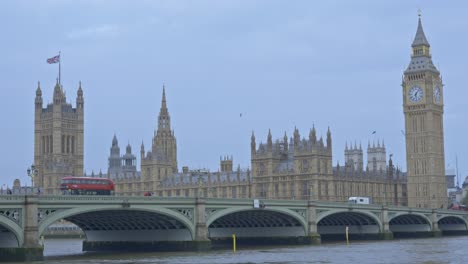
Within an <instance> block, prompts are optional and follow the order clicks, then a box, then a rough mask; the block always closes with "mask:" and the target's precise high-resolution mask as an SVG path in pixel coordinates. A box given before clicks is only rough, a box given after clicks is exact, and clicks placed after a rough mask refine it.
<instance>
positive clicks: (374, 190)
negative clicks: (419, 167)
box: [101, 88, 407, 205]
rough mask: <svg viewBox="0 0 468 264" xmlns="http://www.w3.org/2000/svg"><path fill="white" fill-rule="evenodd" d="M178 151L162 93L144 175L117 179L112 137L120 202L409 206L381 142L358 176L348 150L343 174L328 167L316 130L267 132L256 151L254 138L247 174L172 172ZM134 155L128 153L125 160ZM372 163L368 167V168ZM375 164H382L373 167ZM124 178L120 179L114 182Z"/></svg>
mask: <svg viewBox="0 0 468 264" xmlns="http://www.w3.org/2000/svg"><path fill="white" fill-rule="evenodd" d="M176 153H177V144H176V139H175V136H174V131H173V130H171V123H170V117H169V111H168V109H167V102H166V94H165V89H164V88H163V96H162V103H161V110H160V113H159V118H158V129H157V131H155V133H154V138H153V145H152V151H151V152H147V153H146V154H145V151H144V145H143V144H142V146H141V157H142V164H141V175H140V174H139V173H138V172H136V171H133V172H134V173H130V174H128V173H127V174H125V173H124V174H122V172H123V166H122V162H123V160H124V158H123V157H121V156H120V149H119V147H118V141H117V138H116V136H114V138H113V140H112V146H111V151H110V156H109V169H108V174H107V175H101V176H103V177H109V178H111V179H113V180H114V181H115V183H116V193H117V195H143V194H145V193H151V194H152V195H156V196H161V197H196V196H201V197H209V198H261V199H262V198H263V199H299V200H309V199H312V200H325V201H347V200H348V198H349V197H350V196H369V197H370V198H371V199H372V200H373V202H374V203H382V204H393V205H407V200H406V178H405V175H404V174H403V173H401V172H400V170H399V169H395V168H394V166H393V164H392V161H391V159H390V162H389V164H388V165H387V164H386V157H385V155H386V154H385V145H384V144H383V142H382V145H381V144H380V141H379V142H377V145H375V143H374V144H373V145H372V146H370V145H369V146H368V153H372V154H371V155H369V154H368V159H371V160H372V164H373V166H372V169H369V166H367V169H366V170H364V169H363V158H362V156H363V155H362V147H360V148H359V149H357V147H356V146H355V147H354V148H353V147H351V148H349V149H348V148H347V147H346V149H345V159H346V160H347V161H351V160H352V159H354V158H356V157H357V161H356V162H347V163H346V165H345V166H344V167H340V166H339V165H337V166H336V167H333V166H332V136H331V131H330V129H328V131H327V136H326V139H325V140H324V139H323V138H317V136H316V130H315V127H313V128H312V129H311V130H310V131H309V135H308V138H307V139H305V138H301V136H300V134H299V130H298V129H297V128H295V129H294V132H293V136H292V137H291V138H288V136H287V134H286V133H285V134H284V136H283V137H282V138H281V139H277V140H274V141H273V137H272V135H271V132H270V131H269V132H268V136H267V139H266V143H260V144H258V146H257V144H256V138H255V135H254V133H253V132H252V137H251V170H250V169H241V168H240V167H237V169H235V170H234V169H233V168H234V166H233V157H232V156H224V157H221V158H220V166H219V170H218V171H217V172H210V171H208V170H203V169H199V170H190V169H189V168H188V167H183V168H182V172H178V171H177V156H176ZM126 155H129V156H130V155H131V151H129V146H127V154H126ZM369 162H370V161H369ZM377 164H379V165H377ZM118 175H121V176H118Z"/></svg>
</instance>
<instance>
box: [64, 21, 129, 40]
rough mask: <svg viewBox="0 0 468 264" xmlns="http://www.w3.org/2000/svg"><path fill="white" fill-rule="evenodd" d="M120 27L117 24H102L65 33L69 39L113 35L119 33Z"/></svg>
mask: <svg viewBox="0 0 468 264" xmlns="http://www.w3.org/2000/svg"><path fill="white" fill-rule="evenodd" d="M120 32H121V28H120V27H119V26H117V25H111V24H104V25H98V26H94V27H88V28H85V29H80V30H75V31H72V32H69V33H67V37H68V38H69V39H82V38H92V37H115V36H117V35H119V34H120Z"/></svg>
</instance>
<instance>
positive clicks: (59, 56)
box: [59, 51, 62, 85]
mask: <svg viewBox="0 0 468 264" xmlns="http://www.w3.org/2000/svg"><path fill="white" fill-rule="evenodd" d="M61 60H62V59H61V58H60V51H59V84H60V85H61V83H60V61H61Z"/></svg>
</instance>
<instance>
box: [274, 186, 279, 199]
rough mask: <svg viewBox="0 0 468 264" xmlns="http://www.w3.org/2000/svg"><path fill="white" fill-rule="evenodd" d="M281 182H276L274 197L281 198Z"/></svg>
mask: <svg viewBox="0 0 468 264" xmlns="http://www.w3.org/2000/svg"><path fill="white" fill-rule="evenodd" d="M278 196H279V184H278V183H275V197H274V198H279V197H278Z"/></svg>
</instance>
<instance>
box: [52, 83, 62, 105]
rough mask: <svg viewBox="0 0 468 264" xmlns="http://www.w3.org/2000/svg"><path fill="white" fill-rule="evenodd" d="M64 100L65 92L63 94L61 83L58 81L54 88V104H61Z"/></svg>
mask: <svg viewBox="0 0 468 264" xmlns="http://www.w3.org/2000/svg"><path fill="white" fill-rule="evenodd" d="M62 100H63V92H62V88H61V87H60V83H59V81H58V79H57V82H56V83H55V87H54V96H53V101H54V104H61V103H62Z"/></svg>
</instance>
